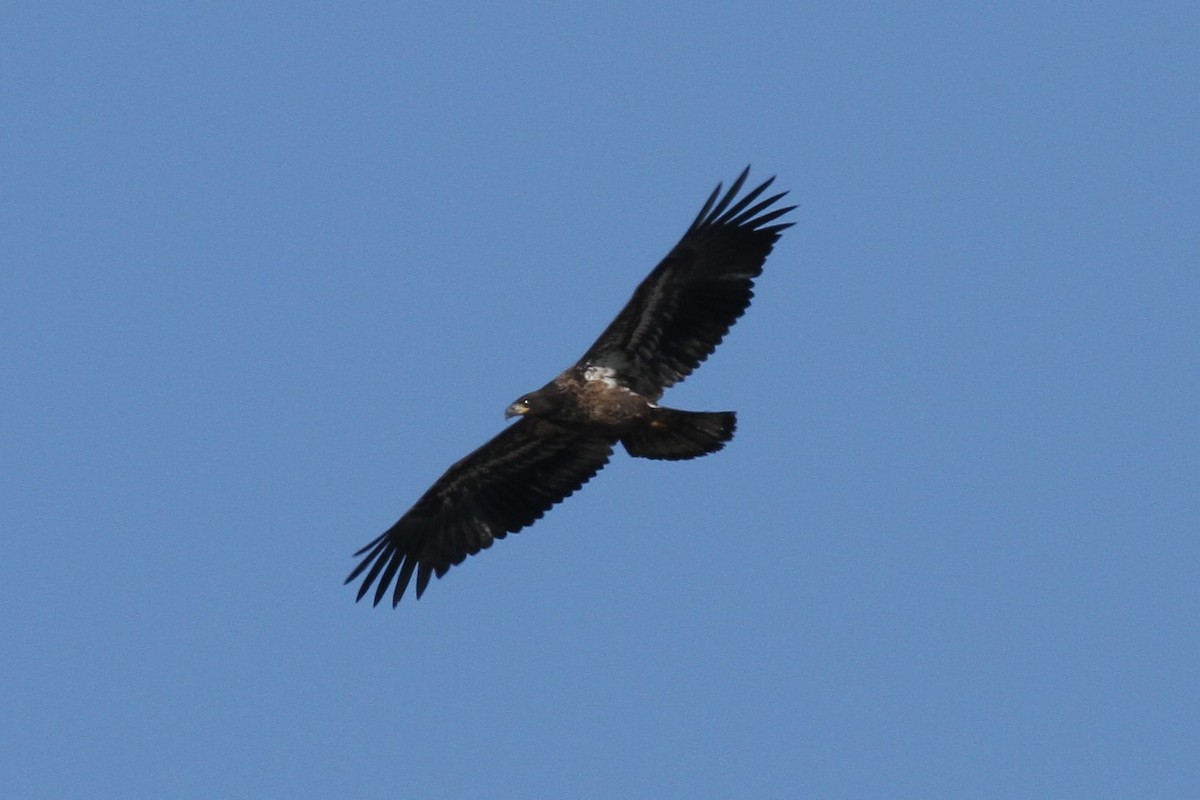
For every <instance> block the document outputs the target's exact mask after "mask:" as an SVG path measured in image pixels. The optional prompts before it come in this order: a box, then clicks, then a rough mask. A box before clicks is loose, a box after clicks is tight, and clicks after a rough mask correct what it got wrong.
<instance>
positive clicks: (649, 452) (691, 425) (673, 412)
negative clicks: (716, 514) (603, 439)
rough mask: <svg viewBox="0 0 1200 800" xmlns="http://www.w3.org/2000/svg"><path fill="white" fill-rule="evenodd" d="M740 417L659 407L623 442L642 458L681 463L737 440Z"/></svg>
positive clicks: (729, 414) (723, 413) (628, 450)
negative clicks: (735, 434) (646, 421)
mask: <svg viewBox="0 0 1200 800" xmlns="http://www.w3.org/2000/svg"><path fill="white" fill-rule="evenodd" d="M735 428H737V415H736V414H735V413H734V412H732V411H679V410H677V409H674V408H655V409H653V410H652V412H651V414H650V420H649V422H648V423H647V424H646V425H644V426H642V427H641V428H639V429H638V430H636V431H634V432H632V433H628V434H626V435H625V437H624V438H622V439H621V444H623V445H625V450H626V451H627V452H628V453H629V455H631V456H638V457H639V458H663V459H669V460H671V461H679V460H682V459H686V458H695V457H696V456H704V455H708V454H709V453H715V452H717V451H718V450H720V449H721V448H722V447H724V446H725V443H726V442H728V441H729V440H730V439H732V438H733V431H734V429H735Z"/></svg>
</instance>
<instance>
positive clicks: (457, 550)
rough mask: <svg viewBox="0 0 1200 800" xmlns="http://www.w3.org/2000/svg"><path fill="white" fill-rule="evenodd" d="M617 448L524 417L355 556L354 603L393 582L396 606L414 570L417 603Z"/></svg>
mask: <svg viewBox="0 0 1200 800" xmlns="http://www.w3.org/2000/svg"><path fill="white" fill-rule="evenodd" d="M614 444H615V442H613V441H611V440H609V439H606V438H597V437H595V436H588V435H581V434H579V433H578V432H575V431H571V430H569V429H567V428H562V427H560V426H558V425H555V424H553V423H551V422H547V421H544V420H540V419H532V418H526V419H521V420H518V421H517V422H516V423H514V424H512V425H510V426H508V427H507V428H505V429H504V430H503V431H502V432H501V433H500V434H499V435H498V436H496V437H494V438H493V439H492V440H491V441H489V442H488V443H487V444H485V445H483V446H482V447H480V448H479V449H478V450H476V451H475V452H473V453H471V454H470V455H468V456H467V457H466V458H464V459H462V460H461V461H459V462H458V463H457V464H455V465H454V466H452V467H450V469H448V470H446V474H445V475H443V476H442V477H441V478H439V479H438V481H437V483H435V484H433V486H432V487H430V489H429V491H427V492H426V493H425V494H424V495H423V496H422V497H421V499H420V500H418V501H417V502H416V504H415V505H414V506H413V507H412V508H411V509H409V511H408V513H407V514H405V515H404V516H403V517H401V518H400V520H399V521H397V522H396V524H395V525H393V526H392V527H391V528H389V529H388V530H387V531H385V532H384V533H383V535H381V536H380V537H379V538H377V539H376V540H375V541H373V542H371V543H370V544H368V545H367V546H366V547H364V548H362V549H361V550H359V551H358V552H357V553H355V555H356V556H365V557H364V558H363V560H362V561H361V562H360V563H359V565H358V566H357V567H355V568H354V571H353V572H351V573H350V576H349V577H347V578H346V583H350V582H351V581H352V580H354V579H355V578H357V577H358V576H359V575H362V574H363V573H364V572H365V573H366V577H364V578H363V582H362V587H361V588H360V589H359V590H358V599H359V600H361V599H362V598H363V596H364V595H366V593H367V592H368V591H370V589H371V585H372V584H374V585H375V604H376V605H378V604H379V601H380V600H382V599H383V597H384V595H386V594H387V592H388V587H389V586H391V585H392V583H393V581H395V590H394V591H393V592H392V605H393V606H395V605H396V604H397V603H399V602H400V598H401V596H403V594H404V591H405V589H407V588H408V583H409V581H410V580H411V579H412V576H413V573H414V571H415V572H416V575H417V597H420V596H421V594H422V593H424V591H425V587H426V586H428V585H429V579H430V577H431V576H432V575H434V574H436V575H437V576H438V577H439V578H440V577H442V576H443V575H445V574H446V571H447V570H448V569H450V567H452V566H454V565H455V564H461V563H462V562H463V560H464V559H466V557H467V556H472V555H475V554H476V553H478V552H479V551H480V550H483V549H486V548H488V547H491V546H492V542H493V541H495V540H496V539H503V538H504V537H505V536H507V535H508V534H510V533H516V532H517V531H519V530H521V528H524V527H525V526H527V525H531V524H532V523H533V522H534V521H535V520H537V519H540V518H541V516H542V515H543V514H545V513H546V511H547V510H549V509H550V507H551V506H553V505H554V504H555V503H558V502H560V501H561V500H563V499H564V498H566V497H567V496H569V495H570V494H572V493H573V492H574V491H575V490H577V489H578V488H579V487H581V486H583V484H585V483H587V482H588V480H590V479H591V477H592V476H593V475H595V474H596V473H597V472H599V471H600V468H601V467H603V466H604V465H605V463H607V462H608V458H609V456H610V455H612V449H613V445H614Z"/></svg>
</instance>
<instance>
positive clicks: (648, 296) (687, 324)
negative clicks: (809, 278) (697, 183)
mask: <svg viewBox="0 0 1200 800" xmlns="http://www.w3.org/2000/svg"><path fill="white" fill-rule="evenodd" d="M749 172H750V168H749V167H746V169H745V170H744V171H743V172H742V174H741V175H739V176H738V179H737V180H736V181H734V183H733V185H732V186H731V187H729V191H728V192H726V193H725V195H724V196H723V197H721V186H720V184H718V185H717V188H716V189H715V190H714V191H713V193H712V194H711V195H710V196H709V198H708V202H706V203H705V204H704V207H703V208H702V209H700V213H699V214H698V215H697V216H696V220H695V222H693V223H692V226H691V227H690V228H688V230H687V233H685V234H684V235H683V238H682V239H680V240H679V244H677V245H675V247H674V248H673V249H672V250H671V252H670V253H669V254H667V257H666V258H664V259H663V260H662V261H661V262H660V263H659V265H658V266H657V267H655V268H654V270H653V271H652V272H651V273H650V274H649V275H648V276H647V277H646V279H645V280H643V281H642V283H641V284H640V285H639V286H638V288H637V290H636V291H635V292H634V293H633V297H632V298H630V300H629V302H628V303H627V304H626V305H625V308H624V309H622V310H621V313H620V314H618V315H617V318H616V319H615V320H613V322H612V324H611V325H609V326H608V328H607V329H606V330H605V331H604V333H602V334H601V335H600V338H599V339H597V340H596V343H595V344H593V345H592V346H591V348H590V349H589V350H588V351H587V353H586V354H585V355H584V357H583V358H582V359H581V360H580V364H581V365H584V366H587V365H591V366H601V367H610V368H612V369H613V370H614V371H615V373H616V378H617V380H618V381H620V382H621V383H622V384H624V385H626V386H628V387H629V388H631V389H633V390H634V391H635V392H637V393H638V394H641V395H643V396H645V397H647V398H649V399H651V400H657V399H658V398H659V397H661V396H662V393H663V390H665V389H666V388H667V387H669V386H671V385H672V384H675V383H677V382H678V381H681V380H683V379H684V378H685V377H687V376H688V375H690V374H691V372H692V370H694V369H695V368H696V367H697V366H699V365H700V363H701V362H702V361H704V359H706V358H708V356H709V355H710V354H711V353H712V352H713V350H715V349H716V347H717V345H718V344H720V343H721V340H722V339H723V338H724V337H725V334H726V333H728V332H729V328H730V327H731V326H732V325H733V323H734V322H735V321H736V320H737V318H738V317H740V316H741V315H742V313H743V312H745V310H746V307H747V306H748V305H750V298H751V297H753V296H754V292H753V286H754V279H755V278H756V277H758V276H759V275H761V274H762V267H763V262H764V261H766V259H767V255H768V254H769V253H770V252H771V248H772V247H774V246H775V240H776V239H778V238H779V234H780V232H781V231H782V230H784V229H785V228H789V227H791V225H792V223H790V222H786V223H782V224H778V225H768V224H767V223H769V222H773V221H775V220H776V219H778V218H779V217H781V216H783V215H784V214H786V213H787V212H789V211H791V210H792V209H793V208H795V206H788V207H786V208H776V209H771V206H772V205H774V204H775V203H776V202H778V201H779V199H780V198H782V197H783V196H784V195H786V194H787V192H780V193H779V194H776V195H772V196H771V197H768V198H766V199H765V200H759V199H758V198H759V197H760V196H761V195H762V194H763V192H765V191H766V189H767V187H768V186H770V185H771V183H772V181H774V180H775V179H774V178H771V179H770V180H768V181H766V182H765V183H763V184H762V185H761V186H759V187H758V188H756V189H754V190H753V191H751V192H749V193H748V194H746V195H745V196H744V197H742V198H741V199H740V200H738V201H737V202H734V198H735V197H736V196H737V194H738V192H740V191H741V189H742V184H744V183H745V182H746V176H747V175H748V174H749ZM718 197H720V201H719V202H718V200H717V198H718ZM756 201H757V202H756Z"/></svg>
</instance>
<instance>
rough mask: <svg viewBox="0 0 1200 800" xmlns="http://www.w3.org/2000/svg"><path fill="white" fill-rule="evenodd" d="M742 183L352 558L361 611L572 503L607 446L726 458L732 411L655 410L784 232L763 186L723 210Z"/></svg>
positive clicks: (747, 294) (741, 302) (720, 331)
mask: <svg viewBox="0 0 1200 800" xmlns="http://www.w3.org/2000/svg"><path fill="white" fill-rule="evenodd" d="M748 172H749V169H747V170H746V171H744V172H742V174H741V175H740V176H739V177H738V179H737V181H735V182H734V184H733V186H732V187H730V189H729V191H728V192H727V193H726V194H725V195H724V196H723V197H722V196H721V187H720V186H718V187H717V189H716V190H715V191H714V192H713V193H712V194H711V195H710V196H709V198H708V202H706V203H705V205H704V207H703V208H702V209H701V211H700V213H699V215H697V217H696V220H695V222H693V223H692V226H691V227H690V228H689V229H688V231H687V233H685V234H684V236H683V238H682V239H681V240H680V242H679V244H677V245H676V246H675V247H674V248H673V249H672V250H671V252H670V253H669V254H668V255H667V257H666V258H664V259H663V260H662V261H661V262H660V263H659V265H658V266H657V267H655V269H654V270H653V271H652V272H651V273H650V275H649V276H648V277H647V278H646V279H645V280H644V281H642V283H641V284H640V285H639V286H638V288H637V290H636V291H635V292H634V294H633V297H632V298H631V299H630V300H629V302H628V303H627V304H626V306H625V308H624V309H623V310H622V311H621V313H620V314H619V315H618V316H617V318H616V319H615V320H613V322H612V324H610V325H609V326H608V328H607V329H605V331H604V333H602V334H601V335H600V338H599V339H597V340H596V342H595V344H593V345H592V346H591V348H589V349H588V351H587V353H585V354H584V356H583V358H582V359H580V361H579V362H578V363H577V364H575V365H574V366H572V367H570V368H569V369H567V370H565V371H564V372H563V373H562V374H560V375H559V376H558V377H556V378H555V379H554V380H552V381H550V383H548V384H546V385H545V386H543V387H542V388H541V389H538V390H537V391H535V392H530V393H529V394H527V395H524V396H523V397H521V398H519V399H518V400H517V401H516V402H514V403H513V404H512V405H510V406H509V407H508V410H507V411H506V413H505V416H507V417H514V416H516V417H520V419H519V420H518V421H517V422H516V423H514V424H513V425H510V426H509V427H507V428H505V429H504V430H503V431H501V432H500V434H498V435H497V436H496V437H494V438H493V439H492V440H491V441H489V442H487V443H486V444H484V445H483V446H482V447H480V448H479V449H477V450H475V451H474V452H472V453H471V454H469V455H467V456H466V457H465V458H463V459H461V460H460V461H458V462H457V463H456V464H454V465H453V466H451V467H450V469H448V470H447V471H446V473H445V474H444V475H443V476H442V477H441V478H440V479H438V481H437V482H436V483H434V485H433V486H432V487H430V489H429V490H428V491H427V492H426V493H425V494H424V495H422V496H421V498H420V499H419V500H418V501H417V502H416V504H414V505H413V507H412V509H410V510H409V511H408V513H406V514H405V515H404V516H403V517H401V518H400V520H398V521H397V522H396V524H395V525H393V526H392V527H391V528H389V529H388V530H387V531H385V532H384V533H383V534H382V535H381V536H379V537H378V538H377V539H375V540H374V541H372V542H371V543H370V544H368V545H367V546H366V547H364V548H363V549H362V550H360V551H359V552H358V553H357V554H356V555H361V556H364V558H363V560H362V561H361V562H360V563H359V565H358V566H357V567H356V568H355V569H354V571H353V572H351V573H350V576H349V577H348V578H347V579H346V582H347V583H349V582H350V581H352V580H354V579H356V578H358V577H359V575H362V574H363V573H365V577H364V578H363V582H362V586H361V588H360V589H359V592H358V597H359V599H362V597H363V596H364V595H365V594H366V593H367V592H368V591H370V589H371V586H372V585H374V586H375V596H374V600H375V602H376V603H378V602H379V601H380V600H382V599H383V597H384V596H385V595H386V594H387V591H388V588H389V586H393V582H394V589H393V592H392V604H393V605H395V604H396V603H398V602H399V601H400V598H401V597H402V596H403V594H404V591H405V589H406V588H407V587H408V584H409V582H410V581H411V579H412V577H413V575H414V573H415V574H416V576H417V587H416V593H417V596H418V597H420V596H421V594H422V593H423V592H424V591H425V588H426V586H427V585H428V584H429V580H430V578H431V577H432V576H433V575H434V574H436V575H437V576H438V577H439V578H440V577H441V576H442V575H444V574H445V573H446V571H447V570H448V569H449V568H450V567H451V566H453V565H455V564H459V563H462V561H463V560H464V559H465V558H466V557H467V556H468V555H474V554H475V553H477V552H479V551H480V550H481V549H484V548H487V547H490V546H491V544H492V542H493V541H494V540H495V539H500V538H503V537H504V536H505V535H507V534H509V533H515V532H517V531H519V530H520V529H521V528H524V527H525V526H527V525H530V524H532V523H533V522H534V521H535V520H537V519H539V518H540V517H541V516H542V515H543V514H544V513H545V512H546V511H547V510H548V509H549V508H550V507H551V506H553V505H555V504H556V503H558V502H560V501H562V500H563V499H564V498H566V497H568V496H569V495H571V494H572V493H574V492H575V491H576V490H577V489H579V487H581V486H582V485H583V484H584V483H586V482H587V481H588V480H590V479H591V477H592V476H593V475H595V474H596V473H597V472H598V471H599V470H600V469H601V468H602V467H603V466H604V465H605V464H606V463H607V462H608V459H609V457H610V456H611V455H612V451H613V449H614V448H615V447H616V445H617V444H618V443H620V444H621V445H622V446H623V447H624V448H625V450H626V452H628V453H629V454H630V455H632V456H637V457H641V458H653V459H667V460H682V459H689V458H695V457H697V456H701V455H706V454H708V453H713V452H716V451H717V450H720V449H721V448H722V447H724V445H725V443H726V442H727V441H729V440H730V439H731V438H732V437H733V433H734V428H735V427H736V416H735V415H734V413H733V412H732V411H716V412H706V411H679V410H676V409H670V408H664V407H661V406H659V405H658V400H659V399H660V398H661V397H662V394H663V391H664V390H665V389H667V388H668V387H670V386H671V385H672V384H674V383H677V382H678V381H680V380H682V379H683V378H685V377H686V376H687V375H689V374H690V373H691V372H692V370H694V369H695V368H696V367H697V366H698V365H699V364H700V363H701V362H702V361H703V360H704V359H705V358H707V357H708V356H709V354H711V353H712V352H713V350H714V349H715V348H716V346H717V345H718V344H720V342H721V340H722V339H723V338H724V336H725V334H726V333H727V332H728V330H729V328H730V327H731V326H732V325H733V323H734V322H735V321H736V320H737V318H738V317H740V316H741V315H742V313H743V312H744V311H745V309H746V307H747V306H748V305H749V303H750V299H751V297H752V296H753V290H752V287H753V282H754V278H756V277H757V276H758V275H759V274H761V272H762V266H763V262H764V261H765V260H766V257H767V255H768V254H769V253H770V252H771V248H772V247H773V246H774V243H775V240H776V239H778V238H779V234H780V232H781V231H782V230H784V229H785V228H787V227H789V226H790V225H791V223H781V224H776V225H767V223H769V222H772V221H773V220H775V219H777V218H779V217H780V216H782V215H783V214H785V213H787V212H788V211H790V210H791V208H792V207H785V208H776V209H772V210H768V209H769V208H770V206H772V205H773V204H774V203H776V202H777V201H778V200H779V199H780V198H782V197H783V195H784V193H780V194H777V195H774V196H772V197H768V198H766V199H765V200H761V201H758V202H757V203H756V202H755V201H756V200H758V197H759V196H760V195H761V194H762V193H763V192H764V191H765V190H766V188H767V187H768V186H770V184H771V180H768V181H766V182H765V183H763V184H762V185H760V186H759V187H757V188H756V189H754V190H752V191H751V192H749V193H747V194H746V195H745V196H743V197H742V198H741V199H739V200H737V202H734V198H735V197H736V195H737V193H738V192H739V191H740V190H741V188H742V185H743V184H744V183H745V180H746V176H747V174H748ZM772 180H773V179H772ZM718 198H720V201H719V202H718Z"/></svg>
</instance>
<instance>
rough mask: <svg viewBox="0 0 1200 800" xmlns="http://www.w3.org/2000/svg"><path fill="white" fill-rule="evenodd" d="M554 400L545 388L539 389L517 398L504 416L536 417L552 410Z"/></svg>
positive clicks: (509, 417) (508, 417)
mask: <svg viewBox="0 0 1200 800" xmlns="http://www.w3.org/2000/svg"><path fill="white" fill-rule="evenodd" d="M552 406H553V402H552V401H551V399H550V396H549V395H548V394H547V393H546V392H545V391H543V390H541V389H539V390H538V391H536V392H530V393H529V394H526V395H522V396H521V397H519V398H517V401H516V402H515V403H513V404H512V405H510V406H509V407H508V408H507V409H505V411H504V418H505V419H511V418H513V417H525V416H531V417H536V416H538V415H542V414H546V413H548V412H549V411H550V410H551V407H552Z"/></svg>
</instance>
